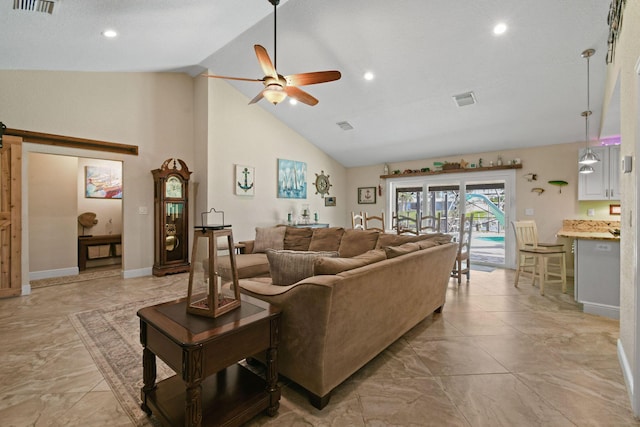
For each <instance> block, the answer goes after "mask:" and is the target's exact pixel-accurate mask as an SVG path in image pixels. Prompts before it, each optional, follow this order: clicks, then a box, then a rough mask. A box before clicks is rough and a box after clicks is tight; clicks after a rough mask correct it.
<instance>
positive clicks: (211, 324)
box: [138, 295, 281, 427]
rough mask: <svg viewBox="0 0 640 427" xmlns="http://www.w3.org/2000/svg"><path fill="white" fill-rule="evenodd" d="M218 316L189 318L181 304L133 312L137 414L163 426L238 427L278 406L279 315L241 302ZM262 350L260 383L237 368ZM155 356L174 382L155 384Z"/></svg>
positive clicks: (263, 306) (244, 297) (276, 310)
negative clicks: (138, 368)
mask: <svg viewBox="0 0 640 427" xmlns="http://www.w3.org/2000/svg"><path fill="white" fill-rule="evenodd" d="M241 301H242V303H241V305H240V307H238V308H236V309H234V310H232V311H229V312H227V313H225V314H223V315H221V316H219V317H216V318H210V317H204V316H198V315H194V314H189V313H187V310H186V304H187V299H186V298H183V299H180V300H177V301H170V302H167V303H164V304H159V305H155V306H152V307H146V308H143V309H140V310H139V311H138V317H140V342H141V343H142V346H143V347H144V349H143V353H142V366H143V381H144V385H143V386H142V390H141V397H142V405H141V408H142V409H143V410H144V411H145V412H146V413H147V414H149V415H150V414H151V413H153V414H154V415H155V416H156V417H157V418H158V419H159V420H160V421H161V422H162V423H163V424H164V425H167V426H194V427H195V426H198V427H199V426H201V425H204V426H213V425H215V426H221V425H224V426H237V425H241V424H243V423H246V422H247V421H249V420H250V419H251V418H253V417H254V416H255V415H257V414H258V413H260V412H261V411H263V410H266V411H267V414H269V415H270V416H274V415H275V414H276V412H277V410H278V407H279V405H280V387H279V386H278V383H277V381H278V369H277V360H276V358H277V347H278V339H279V338H278V334H279V322H280V312H281V310H280V308H278V307H275V306H272V305H270V304H268V303H266V302H264V301H260V300H258V299H255V298H252V297H249V296H247V295H242V296H241ZM261 351H266V361H267V367H266V373H265V375H266V381H265V380H264V379H262V378H261V377H259V376H258V375H256V374H254V373H253V372H251V371H250V370H248V369H246V368H244V367H243V366H241V365H238V364H237V363H236V362H237V361H239V360H242V359H244V358H247V357H249V356H252V355H254V354H256V353H258V352H261ZM156 356H158V357H160V358H161V359H162V360H163V361H164V362H165V363H166V364H167V365H169V367H170V368H171V369H173V370H174V371H175V372H176V374H177V375H174V376H172V377H170V378H168V379H166V380H164V381H160V382H159V383H157V384H156Z"/></svg>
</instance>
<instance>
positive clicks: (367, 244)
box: [338, 229, 380, 258]
mask: <svg viewBox="0 0 640 427" xmlns="http://www.w3.org/2000/svg"><path fill="white" fill-rule="evenodd" d="M379 235H380V232H379V231H376V230H352V229H349V230H345V231H344V234H343V235H342V239H340V247H339V249H338V252H339V253H340V256H341V257H343V258H350V257H353V256H356V255H360V254H363V253H365V252H367V251H370V250H371V249H373V248H375V247H376V242H377V241H378V236H379Z"/></svg>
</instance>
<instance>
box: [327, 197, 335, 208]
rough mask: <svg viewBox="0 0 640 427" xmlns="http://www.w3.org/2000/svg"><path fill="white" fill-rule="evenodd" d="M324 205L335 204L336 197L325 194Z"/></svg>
mask: <svg viewBox="0 0 640 427" xmlns="http://www.w3.org/2000/svg"><path fill="white" fill-rule="evenodd" d="M324 205H325V206H335V205H336V198H335V197H334V196H327V197H325V198H324Z"/></svg>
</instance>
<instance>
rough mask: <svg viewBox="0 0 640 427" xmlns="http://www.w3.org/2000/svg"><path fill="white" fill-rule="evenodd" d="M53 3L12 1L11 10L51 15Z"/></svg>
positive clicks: (44, 0)
mask: <svg viewBox="0 0 640 427" xmlns="http://www.w3.org/2000/svg"><path fill="white" fill-rule="evenodd" d="M53 5H54V2H53V1H49V0H13V8H14V9H18V10H26V11H29V12H44V13H49V14H51V13H53Z"/></svg>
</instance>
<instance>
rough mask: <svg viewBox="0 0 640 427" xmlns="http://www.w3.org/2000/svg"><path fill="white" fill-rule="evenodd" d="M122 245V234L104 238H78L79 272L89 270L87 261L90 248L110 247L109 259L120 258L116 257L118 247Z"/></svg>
mask: <svg viewBox="0 0 640 427" xmlns="http://www.w3.org/2000/svg"><path fill="white" fill-rule="evenodd" d="M121 243H122V236H121V235H120V234H105V235H103V236H78V270H80V271H83V270H86V269H87V259H88V251H89V246H102V245H109V255H108V256H107V257H105V258H108V257H115V256H119V255H116V245H119V244H121Z"/></svg>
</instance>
